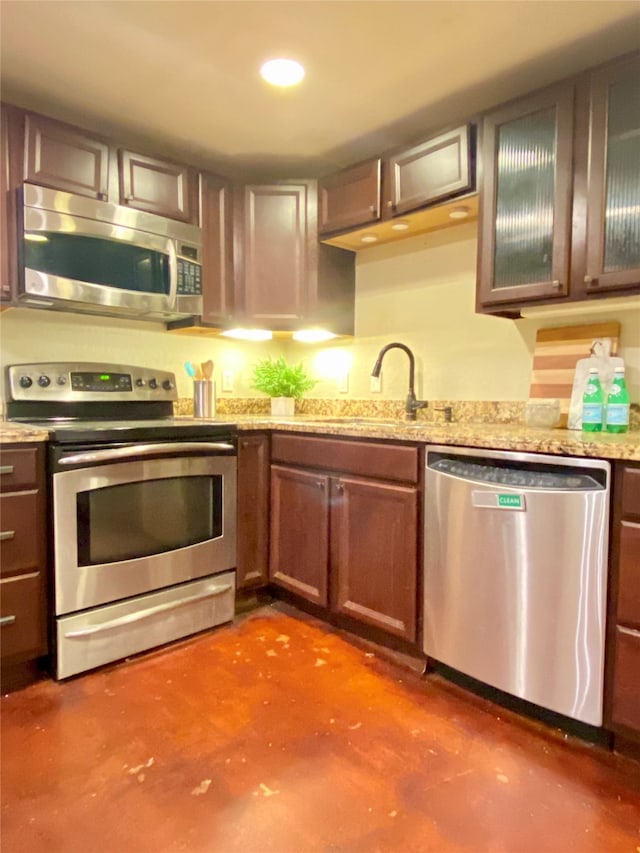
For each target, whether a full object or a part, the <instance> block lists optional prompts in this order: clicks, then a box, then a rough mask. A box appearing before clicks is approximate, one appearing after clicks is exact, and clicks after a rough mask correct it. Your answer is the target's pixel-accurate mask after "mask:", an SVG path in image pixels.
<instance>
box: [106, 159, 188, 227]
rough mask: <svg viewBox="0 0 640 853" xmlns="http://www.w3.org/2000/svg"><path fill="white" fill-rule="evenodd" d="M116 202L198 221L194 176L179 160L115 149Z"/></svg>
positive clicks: (172, 216)
mask: <svg viewBox="0 0 640 853" xmlns="http://www.w3.org/2000/svg"><path fill="white" fill-rule="evenodd" d="M118 164H119V171H120V204H126V205H127V206H129V207H135V208H136V209H137V210H145V211H147V213H157V214H158V215H159V216H166V217H168V218H169V219H179V220H180V221H182V222H190V223H191V224H193V225H197V224H198V179H197V174H196V172H195V171H194V170H193V169H191V168H190V167H189V166H185V165H183V164H181V163H171V162H167V161H166V160H156V159H154V158H153V157H145V156H143V155H142V154H134V153H133V152H132V151H125V150H120V151H119V152H118Z"/></svg>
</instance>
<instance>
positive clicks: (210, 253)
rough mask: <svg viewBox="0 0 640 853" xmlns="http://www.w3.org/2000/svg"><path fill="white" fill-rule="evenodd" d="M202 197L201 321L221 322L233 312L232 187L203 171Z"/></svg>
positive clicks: (201, 178) (214, 323)
mask: <svg viewBox="0 0 640 853" xmlns="http://www.w3.org/2000/svg"><path fill="white" fill-rule="evenodd" d="M200 180H201V197H202V205H201V207H202V222H201V227H202V303H203V310H202V321H203V322H204V323H208V324H211V325H214V326H215V325H217V326H220V325H222V324H223V323H224V322H225V321H226V318H228V317H229V316H230V315H231V314H232V312H233V305H234V297H233V190H232V187H231V185H230V184H229V183H228V182H227V181H224V180H222V179H221V178H218V177H217V176H215V175H210V174H207V173H206V172H203V173H202V175H201V177H200Z"/></svg>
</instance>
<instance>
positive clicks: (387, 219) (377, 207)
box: [318, 124, 475, 249]
mask: <svg viewBox="0 0 640 853" xmlns="http://www.w3.org/2000/svg"><path fill="white" fill-rule="evenodd" d="M474 186H475V128H474V126H473V125H467V124H465V125H462V126H461V127H457V128H455V129H454V130H451V131H448V132H447V133H442V134H440V135H438V136H434V137H431V138H430V139H427V140H426V141H424V142H421V143H420V144H419V145H412V146H411V147H408V148H407V147H405V148H402V149H400V150H397V151H394V152H391V153H388V154H387V155H385V156H384V157H382V158H377V159H375V160H371V161H369V162H367V163H360V164H358V165H356V166H351V167H349V168H347V169H343V170H342V171H340V172H337V173H336V174H334V175H331V176H329V177H327V178H323V179H322V180H321V181H320V186H319V206H318V210H319V214H318V215H319V231H320V234H321V235H323V236H324V235H335V234H336V233H337V232H345V231H349V230H353V229H361V228H366V227H367V226H371V225H375V224H376V223H386V225H385V227H381V226H376V227H374V228H367V233H368V234H369V232H370V233H371V234H373V235H375V236H376V238H377V239H376V241H375V242H377V240H378V239H380V240H381V241H384V240H385V239H389V238H390V237H395V238H396V239H397V237H399V236H407V234H403V233H402V232H400V231H395V232H394V230H393V228H392V226H393V220H394V218H395V217H398V216H403V215H404V214H407V213H409V214H413V213H414V212H415V211H419V210H424V209H425V208H428V207H429V206H432V205H436V204H438V203H439V202H442V201H443V200H446V199H452V198H455V197H459V196H460V195H464V194H468V193H470V192H472V191H473V189H474ZM443 224H447V216H446V215H445V216H444V218H440V217H438V215H437V214H436V217H435V218H434V219H433V221H432V220H431V219H430V218H429V217H428V215H427V216H420V217H416V216H412V217H411V218H410V220H409V221H408V223H407V225H408V227H407V228H406V230H407V232H408V234H409V235H411V234H414V233H420V232H422V231H425V230H430V229H431V228H432V227H435V228H440V227H442V225H443ZM449 224H451V223H449ZM327 242H330V243H332V245H345V246H347V247H349V248H352V249H353V248H362V246H361V245H359V244H358V241H357V239H356V242H355V243H353V244H352V242H351V241H350V240H349V235H347V241H346V242H345V241H344V240H342V239H341V238H340V237H337V238H331V237H330V238H329V240H328V241H327ZM372 242H373V241H372ZM365 245H366V243H365Z"/></svg>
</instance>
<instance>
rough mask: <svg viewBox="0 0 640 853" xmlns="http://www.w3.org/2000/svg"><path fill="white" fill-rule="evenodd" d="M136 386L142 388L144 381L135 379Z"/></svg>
mask: <svg viewBox="0 0 640 853" xmlns="http://www.w3.org/2000/svg"><path fill="white" fill-rule="evenodd" d="M136 385H137V386H138V388H144V379H136Z"/></svg>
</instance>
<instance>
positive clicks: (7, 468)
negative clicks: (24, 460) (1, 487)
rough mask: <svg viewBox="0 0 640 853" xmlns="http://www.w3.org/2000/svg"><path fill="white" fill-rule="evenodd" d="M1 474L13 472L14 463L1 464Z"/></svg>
mask: <svg viewBox="0 0 640 853" xmlns="http://www.w3.org/2000/svg"><path fill="white" fill-rule="evenodd" d="M0 474H13V465H0Z"/></svg>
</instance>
